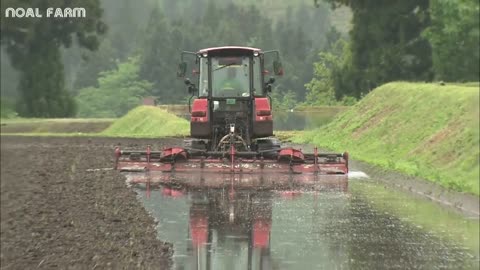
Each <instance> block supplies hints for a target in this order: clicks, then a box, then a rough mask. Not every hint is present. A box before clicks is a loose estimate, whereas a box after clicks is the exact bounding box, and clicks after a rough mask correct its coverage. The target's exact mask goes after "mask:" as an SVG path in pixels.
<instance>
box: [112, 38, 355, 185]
mask: <svg viewBox="0 0 480 270" xmlns="http://www.w3.org/2000/svg"><path fill="white" fill-rule="evenodd" d="M186 55H191V56H193V57H194V58H195V65H196V67H195V69H194V73H195V74H196V75H198V80H197V81H196V82H195V83H194V82H192V81H190V80H189V79H185V84H186V85H187V88H188V92H189V93H190V95H191V98H190V100H189V109H190V113H191V121H190V132H191V139H188V140H185V143H184V145H183V146H182V147H171V148H166V149H163V150H161V151H152V149H150V147H147V149H146V150H144V151H129V150H126V151H122V150H120V149H119V148H117V149H116V150H115V153H116V168H117V169H119V170H123V171H160V172H162V177H161V179H162V181H170V180H172V179H174V178H176V177H179V176H180V175H182V177H186V178H188V179H192V181H195V180H194V179H200V178H201V177H198V176H200V175H202V176H203V175H206V174H207V173H213V174H211V176H209V177H217V178H218V179H219V180H220V181H221V180H222V179H225V178H226V175H225V174H229V175H244V176H246V175H249V177H253V176H259V175H260V176H262V177H263V175H265V174H272V173H273V174H279V173H281V174H282V175H292V174H293V175H299V174H301V175H302V177H301V178H302V179H305V180H307V179H308V178H309V177H310V176H311V175H318V174H337V175H346V174H347V173H348V154H347V153H343V154H336V153H318V151H317V149H316V148H315V149H314V151H313V153H303V152H302V151H301V150H300V149H295V148H293V147H282V146H281V144H280V142H279V141H278V139H276V138H275V137H273V115H272V101H271V98H270V97H269V93H270V92H271V91H272V85H273V83H274V82H275V79H274V78H269V79H268V80H267V79H266V78H265V77H266V75H267V74H268V72H267V71H266V70H265V66H264V65H265V62H266V60H265V59H266V56H267V55H273V56H274V61H273V71H274V74H275V75H282V74H283V69H282V64H281V62H280V58H279V52H278V51H262V50H260V49H257V48H250V47H234V46H227V47H216V48H207V49H202V50H199V51H198V52H195V53H194V52H183V53H182V55H181V59H182V62H181V63H180V64H179V69H178V74H177V75H178V76H179V77H185V74H186V70H187V63H186V62H185V61H184V57H185V56H186ZM192 99H193V103H192V102H191V100H192ZM172 175H173V177H172ZM228 178H229V179H230V177H228ZM235 178H236V177H235ZM247 178H248V177H247Z"/></svg>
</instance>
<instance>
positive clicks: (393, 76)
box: [309, 0, 480, 103]
mask: <svg viewBox="0 0 480 270" xmlns="http://www.w3.org/2000/svg"><path fill="white" fill-rule="evenodd" d="M326 1H327V2H330V3H331V4H332V6H334V7H335V6H342V5H346V6H348V7H350V8H351V9H352V12H353V19H352V26H353V28H352V30H351V31H350V40H349V42H348V43H347V44H341V46H340V48H335V47H337V46H339V45H338V44H337V45H336V46H334V47H333V48H334V49H333V50H332V51H331V52H327V53H326V54H323V55H322V57H321V60H320V61H319V62H318V63H317V64H316V67H315V79H314V80H313V81H312V83H310V85H309V88H310V89H313V90H314V91H313V92H315V94H316V95H315V96H313V97H312V98H314V101H315V100H316V99H317V98H324V96H325V95H319V94H318V92H322V93H325V94H326V95H328V94H330V93H331V92H334V93H335V96H336V98H337V99H341V98H342V97H343V96H353V97H355V98H361V97H362V96H363V95H365V94H367V93H368V92H369V91H371V90H372V89H374V88H375V87H377V86H380V85H382V84H384V83H386V82H391V81H398V80H406V81H432V80H443V81H460V82H462V81H478V80H479V76H480V72H479V62H480V57H479V47H478V46H479V36H480V30H479V1H477V0H462V1H450V0H402V1H400V0H398V1H381V0H366V1H357V0H326ZM315 2H317V3H320V1H318V0H317V1H315ZM345 46H346V48H345ZM309 101H310V102H312V100H311V98H310V100H309ZM314 101H313V103H315V102H314Z"/></svg>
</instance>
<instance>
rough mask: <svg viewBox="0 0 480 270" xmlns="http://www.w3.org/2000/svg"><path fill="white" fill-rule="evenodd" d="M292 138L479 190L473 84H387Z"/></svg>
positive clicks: (450, 185)
mask: <svg viewBox="0 0 480 270" xmlns="http://www.w3.org/2000/svg"><path fill="white" fill-rule="evenodd" d="M293 140H294V141H295V142H299V143H313V144H316V145H318V146H321V147H325V148H328V149H332V150H336V151H344V150H347V151H349V152H350V154H351V156H352V157H353V158H354V159H358V160H363V161H366V162H368V163H371V164H375V165H378V166H380V167H383V168H386V169H393V170H397V171H400V172H404V173H406V174H409V175H413V176H418V177H421V178H425V179H427V180H430V181H433V182H436V183H438V184H440V185H442V186H444V187H447V188H450V189H453V190H457V191H462V192H467V193H471V194H476V195H479V156H480V150H479V86H478V83H472V84H448V83H447V85H444V86H441V85H439V84H424V83H406V82H396V83H389V84H386V85H383V86H381V87H379V88H377V89H375V90H374V91H372V92H371V93H370V94H369V95H367V96H366V97H365V98H364V99H362V100H361V101H360V102H359V103H358V104H356V105H355V106H353V107H352V108H350V109H349V110H347V111H345V112H343V113H341V114H339V116H338V117H337V118H336V119H335V120H334V121H333V122H331V123H330V124H328V125H326V126H324V127H322V128H319V129H316V130H313V131H308V132H305V133H301V134H296V135H295V136H294V137H293Z"/></svg>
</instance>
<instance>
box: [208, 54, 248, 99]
mask: <svg viewBox="0 0 480 270" xmlns="http://www.w3.org/2000/svg"><path fill="white" fill-rule="evenodd" d="M211 61H212V66H211V70H212V72H211V74H212V96H213V97H248V96H250V79H249V77H250V76H249V75H250V59H249V58H248V57H213V58H212V59H211Z"/></svg>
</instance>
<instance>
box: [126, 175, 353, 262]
mask: <svg viewBox="0 0 480 270" xmlns="http://www.w3.org/2000/svg"><path fill="white" fill-rule="evenodd" d="M279 176H280V175H276V177H275V176H273V175H272V177H268V178H267V177H263V178H262V179H257V181H256V180H255V179H252V178H248V177H245V178H242V179H239V178H237V179H235V178H234V177H233V176H232V177H231V178H230V179H228V178H227V179H226V180H221V181H220V180H219V178H217V179H216V180H215V178H214V177H212V178H200V179H199V180H198V181H192V179H182V178H176V179H173V178H172V179H171V181H169V182H159V181H156V180H155V174H153V175H152V174H151V173H149V174H145V175H143V176H142V177H141V176H139V174H132V173H131V174H127V179H128V182H129V183H130V184H131V185H134V187H135V188H137V189H146V194H147V197H150V194H151V190H154V191H155V192H157V190H158V191H159V192H160V194H161V196H162V197H170V198H172V199H175V198H176V199H180V200H187V201H188V202H189V206H188V207H189V209H188V221H187V223H188V231H187V236H185V237H186V239H188V243H187V245H186V246H184V247H183V248H184V249H185V250H178V247H175V253H176V254H184V255H182V256H181V257H180V258H177V260H176V262H175V263H176V267H175V269H275V268H276V267H275V265H276V263H275V262H274V260H273V259H272V257H271V255H270V240H271V234H270V233H271V228H272V209H273V201H274V197H278V196H281V197H283V198H285V199H288V200H290V199H295V198H297V197H298V196H301V194H302V193H304V192H309V193H312V192H315V193H317V192H320V191H332V192H342V193H343V192H347V189H348V180H347V178H346V177H345V176H343V177H340V176H337V177H336V179H332V176H329V179H330V180H327V181H324V180H325V179H318V178H317V179H313V180H312V181H310V182H305V181H303V182H302V181H299V180H298V179H296V180H294V179H292V176H290V178H282V177H279ZM224 179H225V178H224ZM178 226H179V227H181V225H180V224H178ZM277 241H278V239H277Z"/></svg>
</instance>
